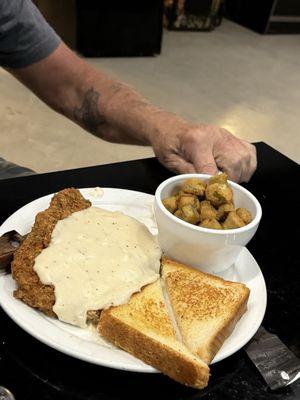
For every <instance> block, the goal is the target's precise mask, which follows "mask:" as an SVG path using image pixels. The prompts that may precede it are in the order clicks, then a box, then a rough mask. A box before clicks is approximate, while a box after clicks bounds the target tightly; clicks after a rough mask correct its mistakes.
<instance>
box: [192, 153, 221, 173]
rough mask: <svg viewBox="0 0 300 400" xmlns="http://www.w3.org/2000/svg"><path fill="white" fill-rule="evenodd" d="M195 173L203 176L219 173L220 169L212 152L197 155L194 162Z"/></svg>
mask: <svg viewBox="0 0 300 400" xmlns="http://www.w3.org/2000/svg"><path fill="white" fill-rule="evenodd" d="M193 164H194V167H195V171H196V172H199V173H201V174H208V175H215V174H217V173H218V167H217V164H216V163H215V159H214V157H213V155H212V153H211V151H209V150H208V151H207V152H206V153H204V152H201V153H199V154H196V156H195V159H194V160H193Z"/></svg>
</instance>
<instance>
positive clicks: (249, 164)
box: [214, 129, 257, 182]
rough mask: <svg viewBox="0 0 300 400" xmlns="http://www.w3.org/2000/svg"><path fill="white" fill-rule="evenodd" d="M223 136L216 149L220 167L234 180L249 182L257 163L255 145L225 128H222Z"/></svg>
mask: <svg viewBox="0 0 300 400" xmlns="http://www.w3.org/2000/svg"><path fill="white" fill-rule="evenodd" d="M221 133H222V138H221V140H220V141H219V142H218V143H217V145H216V146H215V149H214V153H215V154H214V155H215V158H216V163H217V165H218V167H219V168H220V169H221V170H222V171H224V172H226V173H227V175H228V176H229V178H230V179H231V180H232V181H234V182H248V181H249V180H250V178H251V176H252V175H253V173H254V171H255V169H256V165H257V159H256V149H255V146H253V145H252V144H250V143H248V142H247V141H245V140H241V139H238V138H237V137H235V136H233V135H232V134H231V133H230V132H228V131H226V130H225V129H221Z"/></svg>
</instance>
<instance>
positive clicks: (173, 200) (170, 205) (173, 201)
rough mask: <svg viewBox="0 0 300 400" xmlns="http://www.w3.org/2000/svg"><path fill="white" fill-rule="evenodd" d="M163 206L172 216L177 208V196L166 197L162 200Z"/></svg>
mask: <svg viewBox="0 0 300 400" xmlns="http://www.w3.org/2000/svg"><path fill="white" fill-rule="evenodd" d="M162 203H163V205H164V206H165V207H166V209H167V210H168V211H170V213H172V214H174V212H175V211H176V210H177V208H178V198H177V196H171V197H167V198H166V199H164V200H162Z"/></svg>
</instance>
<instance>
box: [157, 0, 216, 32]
mask: <svg viewBox="0 0 300 400" xmlns="http://www.w3.org/2000/svg"><path fill="white" fill-rule="evenodd" d="M164 3H165V26H166V27H167V28H168V29H171V30H183V31H187V30H189V31H212V30H213V29H214V28H215V27H216V26H219V25H220V24H221V20H222V7H221V6H222V1H221V0H165V2H164Z"/></svg>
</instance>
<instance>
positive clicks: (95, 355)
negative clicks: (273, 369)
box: [0, 188, 267, 373]
mask: <svg viewBox="0 0 300 400" xmlns="http://www.w3.org/2000/svg"><path fill="white" fill-rule="evenodd" d="M81 192H82V194H83V195H84V197H86V198H88V199H89V200H91V201H92V203H93V205H94V206H97V207H98V206H99V207H103V208H105V209H108V210H118V211H123V212H124V213H126V214H127V215H130V216H132V217H135V218H137V219H138V220H140V221H141V222H143V223H144V224H145V225H146V226H147V227H148V228H149V230H150V231H151V233H152V234H156V233H157V227H156V225H155V222H154V217H153V212H152V204H153V196H151V195H149V194H146V193H140V192H134V191H130V190H121V189H110V188H105V189H103V195H102V196H101V197H92V196H91V193H92V194H94V193H93V192H92V191H91V189H81ZM51 197H52V195H48V196H45V197H41V198H39V199H37V200H34V201H33V202H31V203H29V204H27V205H26V206H24V207H22V208H21V209H19V210H18V211H16V212H15V213H14V214H13V215H12V216H11V217H9V218H8V219H7V220H6V221H5V222H4V223H3V224H2V226H1V227H0V235H3V233H5V232H7V231H9V230H12V229H15V230H17V231H18V232H20V233H21V234H25V233H27V232H28V231H29V230H30V228H31V226H32V224H33V222H34V218H35V215H36V213H37V212H39V211H42V210H44V209H45V208H47V207H48V205H49V202H50V199H51ZM219 275H220V276H222V277H224V278H225V279H230V280H234V281H239V282H244V283H245V284H246V285H247V286H248V287H249V289H250V291H251V292H250V298H249V302H248V311H247V313H246V314H244V316H243V317H242V318H241V320H240V321H239V322H238V324H237V325H236V327H235V330H234V331H233V333H232V335H231V336H230V337H229V338H228V339H227V341H226V342H225V343H224V345H223V346H222V348H221V349H220V351H219V352H218V354H217V355H216V357H215V358H214V360H213V363H215V362H218V361H221V360H223V359H224V358H226V357H228V356H230V355H231V354H233V353H235V352H236V351H238V350H239V349H240V348H241V347H242V346H244V345H245V344H246V343H247V342H248V341H249V340H250V339H251V337H252V336H253V335H254V334H255V332H256V331H257V329H258V327H259V326H260V324H261V321H262V319H263V316H264V313H265V309H266V300H267V295H266V287H265V282H264V278H263V275H262V273H261V271H260V268H259V266H258V265H257V263H256V262H255V260H254V258H253V257H252V256H251V254H250V253H249V251H248V250H247V249H246V248H245V249H244V250H243V251H242V253H241V254H240V257H239V259H238V260H237V263H236V265H235V266H234V267H233V268H231V269H229V270H227V271H226V272H225V273H223V274H222V275H221V274H219ZM15 287H16V285H15V282H14V280H13V279H12V277H11V275H6V276H1V277H0V305H1V306H2V308H3V310H4V311H5V312H6V313H7V314H8V315H9V316H10V317H11V318H12V319H13V320H14V321H15V322H16V323H17V324H18V325H19V326H20V327H21V328H23V329H24V330H25V331H26V332H28V333H29V334H30V335H32V336H33V337H35V338H36V339H38V340H40V341H41V342H43V343H45V344H47V345H48V346H50V347H53V348H54V349H56V350H59V351H61V352H62V353H65V354H68V355H71V356H73V357H76V358H79V359H81V360H84V361H88V362H91V363H94V364H98V365H102V366H106V367H110V368H116V369H122V370H127V371H136V372H146V373H153V372H157V371H156V370H155V369H154V368H152V367H150V366H149V365H146V364H144V363H143V362H142V361H140V360H138V359H136V358H134V357H132V356H131V355H130V354H128V353H126V352H124V351H122V350H119V349H117V348H115V347H113V346H112V345H110V344H108V343H106V342H104V341H103V340H101V339H99V338H98V336H97V334H96V332H93V331H90V330H85V329H80V328H77V327H74V326H72V325H68V324H65V323H63V322H60V321H58V320H56V319H53V318H49V317H46V316H45V315H44V314H42V313H41V312H39V311H37V310H34V309H32V308H30V307H29V306H27V305H26V304H24V303H22V302H21V301H19V300H17V299H15V298H14V297H13V294H12V293H13V290H14V289H15Z"/></svg>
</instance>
